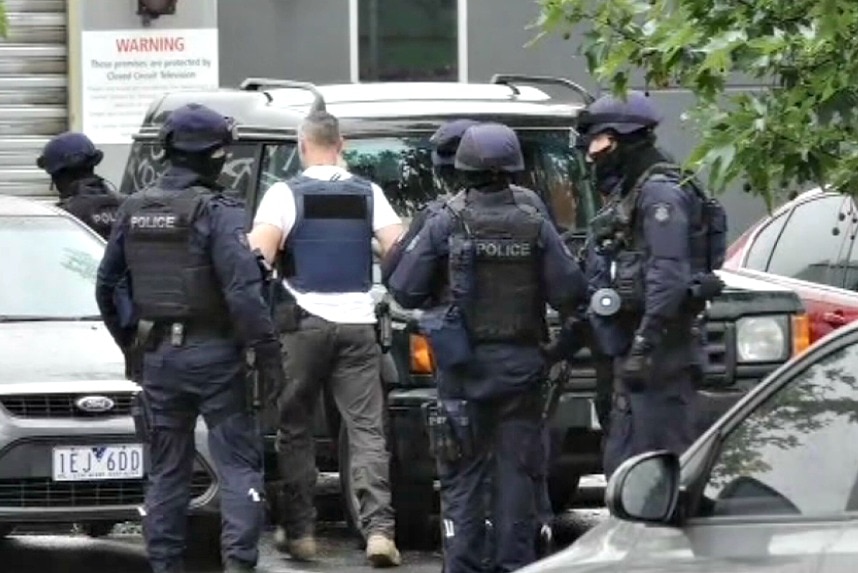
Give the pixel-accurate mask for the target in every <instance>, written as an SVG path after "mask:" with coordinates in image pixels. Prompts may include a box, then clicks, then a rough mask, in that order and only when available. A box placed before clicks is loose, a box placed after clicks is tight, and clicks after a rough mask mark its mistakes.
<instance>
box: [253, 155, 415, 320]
mask: <svg viewBox="0 0 858 573" xmlns="http://www.w3.org/2000/svg"><path fill="white" fill-rule="evenodd" d="M335 175H339V176H340V179H346V178H349V177H351V176H352V175H351V173H349V172H348V171H346V170H345V169H342V168H340V167H336V166H334V165H318V166H313V167H309V168H307V169H305V170H304V176H305V177H312V178H313V179H321V180H323V181H330V180H331V178H333V177H334V176H335ZM296 216H297V212H296V208H295V196H294V195H293V194H292V189H290V188H289V185H287V184H286V183H283V182H279V183H275V184H274V185H272V186H271V187H269V188H268V190H267V191H266V192H265V195H264V196H263V197H262V201H261V202H260V203H259V209H258V210H257V211H256V217H255V218H254V219H253V222H254V224H258V223H267V224H269V225H274V226H275V227H277V228H279V229H280V230H282V231H283V243H281V245H280V248H281V249H282V248H283V245H284V244H285V242H286V239H287V237H288V235H289V233H290V232H291V231H292V227H294V226H295V218H296ZM401 222H402V221H401V220H400V218H399V215H397V214H396V212H395V211H394V210H393V207H391V205H390V202H389V201H388V200H387V197H385V195H384V192H383V191H382V190H381V187H379V186H378V185H376V184H375V183H373V184H372V230H373V231H378V230H379V229H383V228H384V227H389V226H390V225H397V224H400V223H401ZM370 247H371V245H367V248H368V249H369V248H370ZM331 263H332V264H334V261H331ZM283 284H284V285H285V286H286V288H287V289H288V290H289V292H291V293H292V295H293V296H294V297H295V301H296V302H297V303H298V305H299V306H300V307H301V308H303V309H304V310H306V311H307V312H309V313H310V314H315V315H316V316H319V317H321V318H324V319H325V320H328V321H330V322H337V323H340V324H374V323H375V304H374V303H373V299H372V295H370V293H369V292H344V293H322V292H305V293H300V292H298V291H296V290H295V289H294V288H292V286H291V285H290V284H289V281H287V280H284V281H283Z"/></svg>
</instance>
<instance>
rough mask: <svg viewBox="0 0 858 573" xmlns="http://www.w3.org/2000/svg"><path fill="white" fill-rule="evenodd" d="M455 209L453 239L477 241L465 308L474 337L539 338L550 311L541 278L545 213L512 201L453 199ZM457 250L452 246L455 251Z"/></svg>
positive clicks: (498, 339)
mask: <svg viewBox="0 0 858 573" xmlns="http://www.w3.org/2000/svg"><path fill="white" fill-rule="evenodd" d="M500 193H504V191H500ZM450 207H451V209H452V210H453V213H454V216H455V217H456V218H457V219H458V223H459V224H458V225H454V232H453V235H452V236H451V242H455V241H469V242H470V243H471V244H472V245H473V246H472V248H473V261H474V262H473V267H474V268H473V293H472V295H471V296H469V297H468V299H469V301H468V303H467V304H466V305H465V307H464V312H465V319H466V322H467V325H468V330H469V332H470V336H471V339H472V341H473V342H475V343H480V342H483V343H485V342H500V343H503V342H506V343H512V344H535V343H537V342H539V341H540V340H541V339H542V336H543V333H544V315H545V303H544V301H543V297H542V293H541V289H540V279H539V264H540V253H539V249H540V245H539V235H540V229H541V226H542V222H543V219H542V217H541V216H540V215H539V214H538V212H537V210H536V209H535V208H534V207H532V206H530V205H519V204H516V203H515V202H514V201H513V200H512V199H511V200H510V201H509V203H501V204H496V205H491V206H487V205H467V204H463V203H462V202H460V201H452V202H451V203H450ZM455 250H456V248H455V244H451V253H452V252H454V251H455ZM453 259H454V257H452V256H451V258H450V261H451V262H450V264H451V265H455V263H454V262H453ZM450 274H451V276H452V275H453V274H454V270H453V269H452V268H451V269H450Z"/></svg>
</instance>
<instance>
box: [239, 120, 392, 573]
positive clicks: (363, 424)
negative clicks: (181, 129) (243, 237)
mask: <svg viewBox="0 0 858 573" xmlns="http://www.w3.org/2000/svg"><path fill="white" fill-rule="evenodd" d="M342 148H343V138H342V136H341V134H340V128H339V121H338V120H337V118H336V117H334V116H332V115H331V114H329V113H326V112H314V113H311V114H310V115H309V116H308V117H306V118H305V119H304V121H303V122H302V124H301V127H300V129H299V135H298V150H299V153H300V156H301V162H302V164H303V166H304V171H303V172H302V173H301V175H299V176H298V177H295V178H293V179H290V180H289V181H287V182H281V183H275V184H274V185H272V186H271V187H270V188H269V189H268V190H267V191H266V192H265V196H264V197H263V198H262V201H261V203H260V204H259V209H258V210H257V213H256V216H255V218H254V227H253V231H252V233H251V235H250V242H251V244H253V245H254V246H256V247H258V248H259V249H260V250H261V251H262V252H263V253H264V254H265V257H266V258H267V260H268V261H269V262H271V263H272V264H273V263H275V262H276V261H279V265H278V266H279V267H280V268H281V269H282V270H283V274H284V278H285V281H284V282H283V284H282V286H283V288H284V289H285V290H286V292H287V293H288V296H289V297H290V298H291V299H292V302H293V304H283V305H280V308H281V309H283V310H284V311H285V312H289V309H292V312H293V314H292V316H291V323H290V321H289V320H288V316H286V317H285V318H286V319H287V320H284V321H283V322H282V323H281V330H282V331H283V346H284V349H285V350H286V351H287V355H286V357H285V361H286V362H285V364H286V369H287V372H288V374H289V385H288V386H287V387H286V388H285V389H284V391H283V393H282V395H281V396H280V402H279V406H280V428H279V432H278V444H277V447H278V453H279V456H278V457H279V463H280V467H281V473H280V475H281V476H283V480H284V487H283V494H284V495H283V499H282V501H283V504H282V510H281V519H282V522H281V524H280V527H279V528H278V529H277V531H276V534H275V541H276V544H277V548H278V549H279V550H281V551H283V552H285V553H288V554H289V555H290V556H291V557H292V558H294V559H298V560H310V559H313V558H315V556H316V551H317V547H316V542H315V525H316V523H315V521H316V511H315V507H314V504H313V499H314V491H315V484H316V478H317V475H318V472H317V469H316V459H315V453H314V451H313V447H314V442H313V421H314V420H313V416H314V413H315V411H316V406H317V404H318V401H319V397H320V394H321V391H322V388H325V387H327V389H328V390H329V391H330V393H331V394H332V395H333V398H334V401H335V402H336V404H337V408H338V409H339V411H340V414H341V416H342V419H343V424H344V425H345V428H346V430H347V433H348V441H349V449H350V452H351V454H352V459H351V462H352V468H351V471H352V478H353V481H352V484H353V489H354V492H355V495H356V496H357V498H358V501H359V504H360V509H359V511H360V514H361V515H360V522H361V525H362V526H363V533H364V536H365V537H366V540H367V544H366V556H367V559H368V560H369V562H370V563H371V564H372V565H373V566H376V567H380V566H396V565H399V564H400V561H401V557H400V554H399V550H398V549H397V547H396V544H395V543H394V530H395V519H394V513H393V506H392V505H391V492H390V476H389V471H390V469H389V467H390V461H389V460H390V455H389V452H388V450H387V444H386V441H385V432H384V395H383V389H382V386H381V384H379V380H380V378H381V372H380V366H381V360H380V348H379V344H378V340H377V334H376V324H378V321H377V318H376V314H375V304H374V302H373V298H372V295H371V293H370V289H371V288H372V267H373V252H372V239H373V238H375V239H377V240H378V243H379V246H380V248H381V252H382V256H384V254H386V252H387V251H388V250H389V249H390V246H391V245H392V244H393V242H394V241H395V240H396V238H397V237H398V236H399V235H400V234H402V230H403V229H402V224H401V221H400V219H399V216H398V215H397V214H396V213H395V212H394V210H393V208H392V207H391V205H390V203H389V201H388V200H387V198H386V197H385V195H384V193H383V192H382V190H381V189H380V188H379V186H378V185H376V184H374V183H371V182H370V181H367V180H365V179H362V178H359V177H355V176H353V175H352V174H351V173H349V172H348V171H347V170H345V169H343V168H342V167H338V166H337V163H338V160H339V158H340V155H341V151H342ZM283 314H284V313H283V312H280V313H279V315H280V316H281V319H283V318H284V317H283Z"/></svg>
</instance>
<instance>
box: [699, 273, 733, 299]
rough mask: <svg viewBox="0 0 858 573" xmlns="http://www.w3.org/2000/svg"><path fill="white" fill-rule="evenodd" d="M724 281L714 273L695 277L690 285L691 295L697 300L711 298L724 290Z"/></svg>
mask: <svg viewBox="0 0 858 573" xmlns="http://www.w3.org/2000/svg"><path fill="white" fill-rule="evenodd" d="M725 286H726V285H724V281H722V280H721V277H719V276H718V275H716V274H715V273H707V274H705V275H700V276H699V277H695V279H694V282H693V283H692V285H691V296H692V297H694V298H696V299H699V300H712V299H713V298H715V297H717V296H718V295H719V294H721V292H722V291H723V290H724V287H725Z"/></svg>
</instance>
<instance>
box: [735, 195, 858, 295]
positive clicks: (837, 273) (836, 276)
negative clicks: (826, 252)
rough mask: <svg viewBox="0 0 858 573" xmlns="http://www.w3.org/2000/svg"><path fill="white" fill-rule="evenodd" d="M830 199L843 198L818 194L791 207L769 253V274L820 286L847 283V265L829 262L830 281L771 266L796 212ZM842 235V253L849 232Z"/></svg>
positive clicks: (767, 263) (839, 286) (799, 213)
mask: <svg viewBox="0 0 858 573" xmlns="http://www.w3.org/2000/svg"><path fill="white" fill-rule="evenodd" d="M828 200H835V201H836V200H840V201H842V200H843V199H842V198H841V197H839V196H837V195H832V194H822V195H818V196H814V197H811V198H809V199H808V200H806V201H802V202H800V203H798V204H796V205H794V206H793V207H792V208H791V209H790V211H789V213H788V217H789V218H788V219H787V220H786V222H785V223H784V225H783V228H781V231H780V233H778V237H777V240H776V241H775V243H774V245H773V246H772V249H771V252H770V253H769V256H768V260H767V262H766V270H765V272H767V273H769V274H773V275H777V276H782V277H784V278H786V279H789V280H794V281H801V282H805V283H808V284H813V285H820V286H823V287H827V288H843V285H844V284H845V280H846V273H845V267H844V266H843V265H842V264H835V265H832V264H831V263H829V264H828V265H827V266H826V268H827V271H826V274H831V275H832V279H833V280H832V281H830V282H821V281H812V280H808V279H803V278H798V277H793V276H789V275H783V274H780V273H777V272H775V271H773V270H772V268H771V267H772V261H773V259H774V255H775V252H777V250H778V247H779V245H780V244H781V241H782V240H783V238H784V232H786V230H787V228H788V227H789V226H790V224H791V223H792V221H793V219H795V218H796V214H798V215H799V216H800V215H801V212H800V210H801V209H802V208H804V207H810V206H811V205H812V204H813V203H817V202H819V201H828ZM796 220H798V219H796ZM773 222H774V220H773V221H771V223H773ZM802 223H803V222H802ZM825 232H830V231H829V230H828V229H826V230H825ZM841 235H842V236H841V238H840V243H839V244H840V248H839V250H838V253H840V254H842V253H843V251H844V247H845V245H846V243H845V241H846V239H847V238H848V237H849V235H848V233H841ZM757 236H759V234H757V235H755V242H756V237H757ZM748 251H750V247H749V249H748ZM849 252H850V250H849V248H846V253H847V255H848V253H849ZM745 260H747V256H746V258H745Z"/></svg>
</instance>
